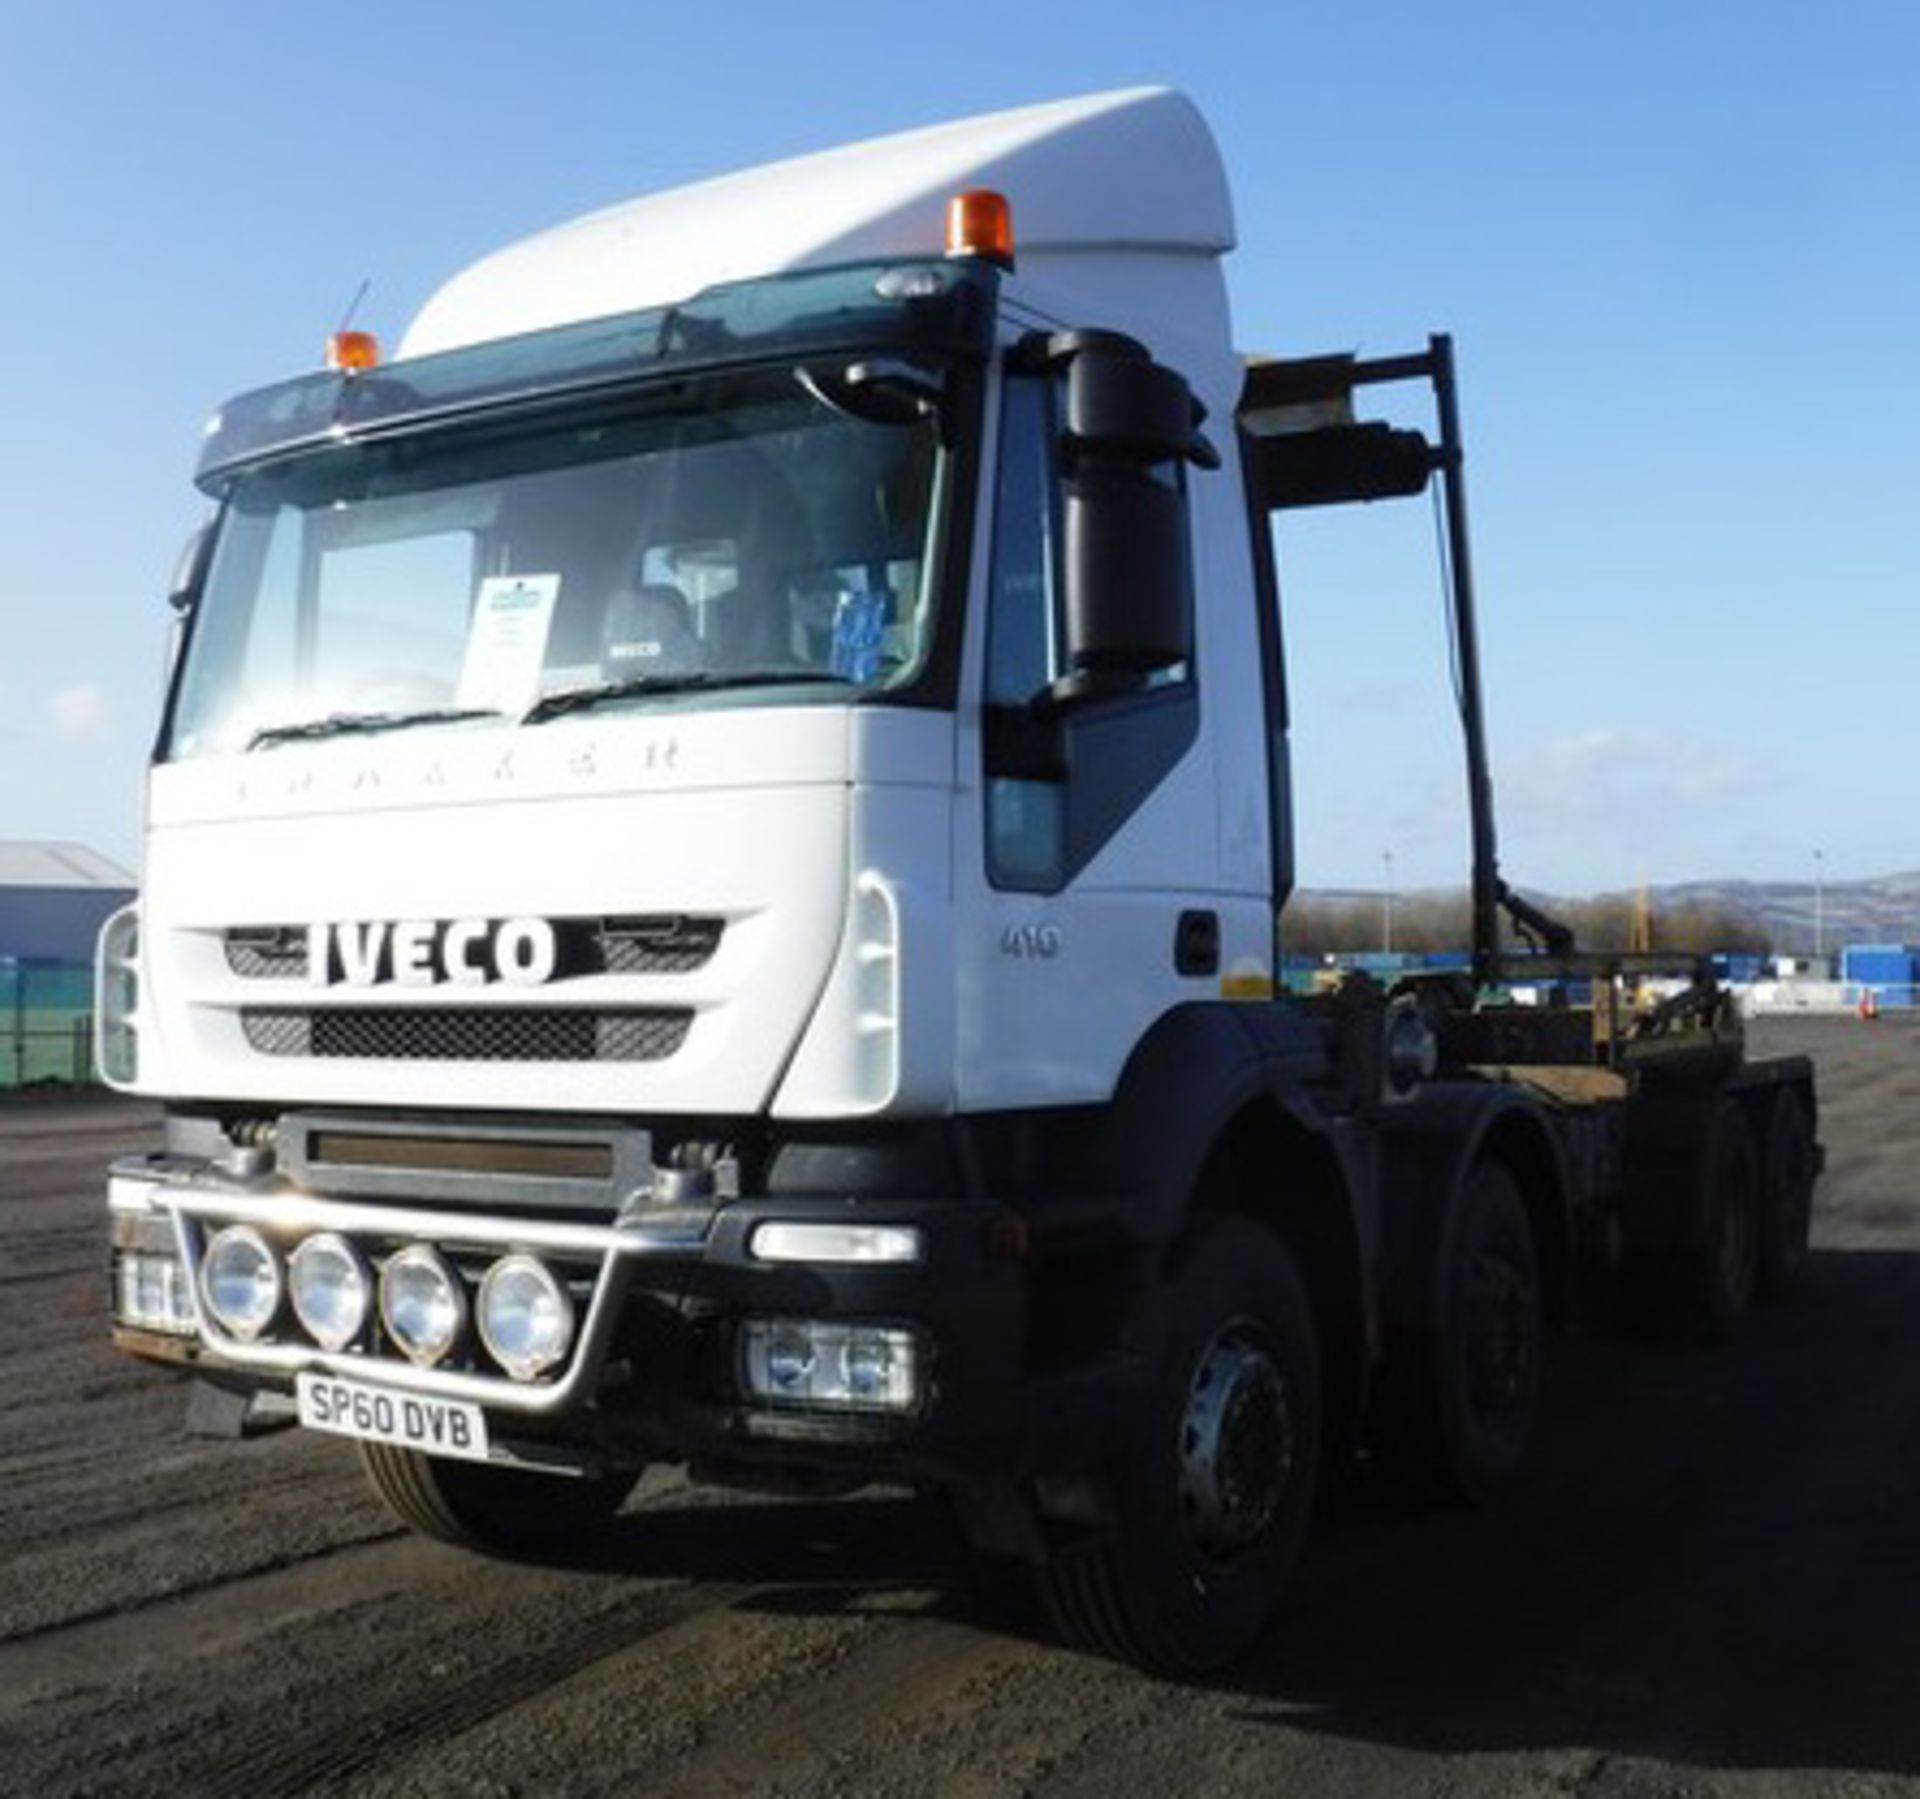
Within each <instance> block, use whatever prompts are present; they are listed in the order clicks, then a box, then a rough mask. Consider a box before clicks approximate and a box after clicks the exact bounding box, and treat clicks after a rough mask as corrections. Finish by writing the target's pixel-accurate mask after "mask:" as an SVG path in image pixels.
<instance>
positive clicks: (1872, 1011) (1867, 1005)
mask: <svg viewBox="0 0 1920 1799" xmlns="http://www.w3.org/2000/svg"><path fill="white" fill-rule="evenodd" d="M1860 1016H1861V1017H1862V1018H1878V1017H1879V1016H1880V996H1879V994H1877V993H1875V992H1874V990H1873V989H1872V988H1871V987H1869V988H1867V989H1866V990H1865V991H1864V992H1863V993H1862V994H1861V995H1860Z"/></svg>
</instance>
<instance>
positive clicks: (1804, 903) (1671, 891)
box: [1647, 870, 1920, 956]
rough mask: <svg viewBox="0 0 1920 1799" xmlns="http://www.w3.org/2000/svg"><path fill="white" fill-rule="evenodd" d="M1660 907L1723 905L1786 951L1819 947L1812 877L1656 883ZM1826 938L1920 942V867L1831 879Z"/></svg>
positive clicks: (1834, 941) (1826, 893)
mask: <svg viewBox="0 0 1920 1799" xmlns="http://www.w3.org/2000/svg"><path fill="white" fill-rule="evenodd" d="M1647 892H1648V897H1649V898H1650V899H1651V900H1652V902H1653V905H1654V907H1655V908H1656V909H1659V908H1661V907H1664V906H1686V905H1697V904H1706V905H1719V906H1725V907H1727V908H1728V909H1729V910H1732V911H1735V912H1739V913H1741V914H1742V915H1744V916H1745V917H1748V918H1751V919H1753V920H1754V921H1755V922H1756V923H1757V924H1759V925H1760V926H1761V928H1762V929H1763V930H1765V932H1766V933H1767V935H1768V936H1769V937H1771V938H1772V939H1773V947H1774V949H1775V951H1776V952H1777V953H1778V954H1780V955H1786V956H1791V955H1806V954H1809V953H1811V951H1812V949H1813V937H1814V886H1813V883H1812V882H1811V881H1676V882H1674V883H1672V884H1671V885H1669V886H1664V887H1650V888H1649V889H1648V890H1647ZM1820 913H1821V932H1820V934H1821V937H1822V939H1823V940H1824V942H1825V944H1826V947H1827V948H1828V949H1829V950H1833V949H1838V948H1839V947H1840V946H1841V945H1842V944H1846V943H1920V870H1915V871H1913V872H1911V873H1908V874H1894V875H1876V876H1875V877H1874V878H1873V879H1872V880H1867V881H1828V882H1826V883H1825V885H1824V886H1823V887H1822V889H1821V891H1820Z"/></svg>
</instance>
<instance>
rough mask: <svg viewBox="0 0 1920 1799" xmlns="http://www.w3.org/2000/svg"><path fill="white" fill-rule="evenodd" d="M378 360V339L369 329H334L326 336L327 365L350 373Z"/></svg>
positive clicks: (356, 371) (368, 367)
mask: <svg viewBox="0 0 1920 1799" xmlns="http://www.w3.org/2000/svg"><path fill="white" fill-rule="evenodd" d="M379 360H380V340H379V339H378V338H377V337H375V336H374V334H373V333H372V332H371V331H334V332H330V333H329V334H328V336H327V367H328V368H330V369H339V370H341V371H342V372H343V373H346V374H349V375H352V374H356V373H358V372H359V371H360V370H361V369H370V368H372V367H373V366H374V365H375V364H376V363H377V362H378V361H379Z"/></svg>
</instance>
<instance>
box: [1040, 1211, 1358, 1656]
mask: <svg viewBox="0 0 1920 1799" xmlns="http://www.w3.org/2000/svg"><path fill="white" fill-rule="evenodd" d="M1319 1468H1320V1368H1319V1352H1318V1347H1317V1343H1316V1340H1315V1336H1314V1325H1313V1312H1312V1307H1311V1304H1310V1302H1309V1300H1308V1297H1307V1291H1306V1285H1305V1283H1304V1282H1303V1281H1302V1280H1301V1278H1300V1273H1299V1269H1298V1268H1297V1266H1296V1265H1295V1263H1294V1259H1293V1257H1292V1255H1291V1254H1290V1253H1289V1251H1288V1250H1287V1247H1286V1245H1285V1244H1284V1243H1282V1242H1281V1241H1280V1240H1279V1238H1278V1237H1276V1236H1275V1235H1274V1234H1273V1233H1272V1232H1270V1231H1267V1230H1265V1229H1263V1228H1261V1227H1260V1226H1259V1225H1257V1224H1254V1223H1252V1222H1250V1221H1249V1220H1247V1219H1244V1218H1234V1217H1226V1216H1211V1217H1205V1218H1202V1219H1201V1220H1199V1222H1198V1223H1197V1224H1196V1226H1195V1227H1194V1230H1193V1233H1192V1236H1191V1238H1190V1240H1189V1242H1188V1244H1187V1246H1186V1248H1185V1251H1184V1253H1183V1254H1182V1255H1181V1257H1180V1261H1179V1263H1178V1265H1177V1267H1176V1270H1175V1272H1174V1275H1173V1279H1172V1283H1171V1288H1170V1291H1169V1292H1168V1294H1167V1331H1166V1341H1165V1346H1164V1352H1163V1354H1162V1355H1161V1357H1160V1359H1159V1365H1158V1368H1157V1370H1156V1373H1155V1376H1154V1378H1153V1381H1152V1385H1151V1388H1150V1393H1149V1398H1148V1400H1147V1403H1146V1405H1145V1406H1144V1407H1143V1409H1142V1412H1141V1416H1140V1421H1139V1426H1138V1429H1137V1432H1136V1435H1135V1437H1134V1440H1133V1442H1132V1444H1131V1446H1130V1449H1129V1453H1128V1454H1127V1457H1126V1462H1125V1465H1124V1467H1121V1468H1118V1469H1115V1470H1113V1471H1112V1472H1111V1473H1110V1474H1109V1476H1108V1477H1107V1483H1106V1485H1107V1492H1106V1497H1107V1498H1108V1500H1109V1502H1110V1509H1111V1514H1112V1521H1111V1525H1110V1527H1109V1528H1108V1529H1106V1530H1105V1531H1103V1532H1102V1533H1101V1534H1100V1535H1099V1536H1097V1537H1095V1538H1093V1539H1092V1540H1089V1541H1086V1542H1082V1543H1079V1544H1075V1545H1071V1546H1067V1547H1065V1548H1063V1549H1061V1550H1059V1551H1057V1552H1056V1553H1055V1555H1054V1556H1053V1558H1052V1559H1051V1560H1050V1561H1049V1563H1048V1564H1047V1566H1046V1567H1045V1568H1044V1569H1043V1571H1042V1575H1041V1580H1042V1588H1043V1591H1044V1594H1045V1597H1046V1599H1047V1602H1048V1604H1049V1606H1050V1608H1051V1610H1052V1611H1053V1614H1054V1617H1055V1619H1056V1620H1057V1622H1058V1623H1059V1625H1060V1627H1061V1630H1062V1633H1063V1634H1064V1635H1065V1636H1066V1637H1067V1638H1068V1640H1069V1641H1071V1642H1074V1643H1076V1644H1077V1645H1079V1646H1081V1647H1085V1648H1088V1649H1092V1650H1094V1651H1095V1652H1096V1653H1099V1654H1103V1655H1108V1656H1111V1657H1113V1658H1115V1659H1116V1660H1122V1661H1130V1662H1134V1663H1136V1664H1138V1665H1140V1666H1142V1667H1145V1668H1148V1669H1150V1670H1152V1671H1154V1672H1157V1673H1167V1674H1176V1675H1180V1674H1199V1673H1204V1672H1206V1671H1208V1670H1209V1669H1213V1668H1218V1667H1220V1666H1222V1665H1224V1664H1225V1663H1227V1662H1229V1661H1231V1660H1233V1658H1234V1657H1235V1656H1237V1655H1239V1654H1240V1653H1241V1652H1242V1651H1243V1650H1245V1649H1246V1648H1247V1647H1248V1646H1249V1645H1250V1644H1251V1643H1252V1642H1253V1641H1254V1639H1255V1638H1256V1637H1257V1636H1258V1635H1259V1634H1260V1632H1261V1630H1262V1629H1263V1628H1264V1627H1265V1625H1266V1623H1267V1621H1268V1619H1269V1618H1270V1617H1271V1615H1272V1613H1273V1610H1274V1607H1275V1605H1276V1604H1277V1602H1278V1600H1279V1598H1280V1594H1281V1592H1282V1590H1283V1589H1284V1588H1285V1586H1286V1583H1287V1578H1288V1576H1289V1575H1290V1574H1291V1573H1292V1571H1293V1565H1294V1563H1295V1561H1296V1560H1297V1559H1298V1557H1299V1554H1300V1548H1301V1544H1302V1543H1303V1541H1304V1540H1305V1537H1306V1532H1307V1525H1308V1523H1309V1521H1310V1519H1311V1517H1312V1513H1313V1502H1314V1490H1315V1485H1316V1482H1317V1480H1318V1476H1319Z"/></svg>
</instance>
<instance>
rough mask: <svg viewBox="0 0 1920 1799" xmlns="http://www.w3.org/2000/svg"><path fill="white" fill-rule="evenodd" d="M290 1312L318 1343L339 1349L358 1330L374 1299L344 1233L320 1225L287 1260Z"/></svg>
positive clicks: (364, 1268)
mask: <svg viewBox="0 0 1920 1799" xmlns="http://www.w3.org/2000/svg"><path fill="white" fill-rule="evenodd" d="M287 1287H288V1289H289V1290H290V1291H291V1293H292V1295H293V1310H294V1315H295V1316H296V1317H297V1318H298V1319H299V1320H300V1322H301V1323H302V1324H303V1325H305V1326H306V1331H307V1335H308V1336H310V1337H311V1338H312V1339H313V1340H314V1341H315V1342H316V1343H318V1344H319V1345H320V1347H321V1348H322V1349H332V1350H341V1349H345V1348H346V1346H347V1345H348V1344H349V1343H351V1342H352V1341H353V1340H354V1338H355V1337H357V1336H359V1334H360V1331H361V1328H362V1327H363V1326H364V1325H365V1324H366V1322H367V1308H368V1306H369V1304H370V1303H371V1301H372V1299H373V1279H372V1277H371V1276H370V1275H369V1274H368V1273H367V1265H366V1263H365V1262H363V1261H362V1260H361V1259H360V1252H359V1251H358V1250H356V1249H355V1248H354V1247H353V1245H352V1244H351V1243H349V1242H348V1241H347V1240H346V1238H345V1237H340V1236H336V1235H335V1234H334V1233H333V1232H332V1231H323V1232H321V1234H320V1235H319V1236H317V1237H309V1238H308V1239H307V1240H306V1241H305V1242H304V1243H302V1244H301V1245H300V1247H299V1248H298V1249H296V1250H295V1251H294V1252H293V1254H292V1255H291V1256H290V1257H289V1258H288V1260H287Z"/></svg>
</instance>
